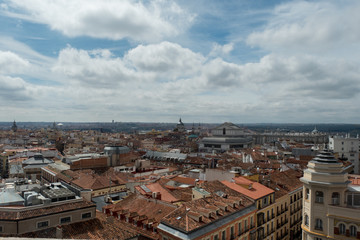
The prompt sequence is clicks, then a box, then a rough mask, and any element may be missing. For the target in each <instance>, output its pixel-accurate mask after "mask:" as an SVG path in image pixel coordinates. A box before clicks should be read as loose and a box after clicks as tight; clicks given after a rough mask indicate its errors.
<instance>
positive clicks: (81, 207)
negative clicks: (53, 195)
mask: <svg viewBox="0 0 360 240" xmlns="http://www.w3.org/2000/svg"><path fill="white" fill-rule="evenodd" d="M95 207H96V206H95V204H92V203H89V202H86V201H84V200H83V199H73V200H66V201H62V202H56V203H44V204H40V205H36V206H28V207H19V206H16V207H8V206H7V207H0V236H16V235H19V234H24V233H29V232H35V231H40V230H43V229H47V228H51V227H56V226H59V225H64V224H71V223H76V222H82V221H87V220H89V219H92V218H95V211H96V209H95Z"/></svg>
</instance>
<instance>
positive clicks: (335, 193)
mask: <svg viewBox="0 0 360 240" xmlns="http://www.w3.org/2000/svg"><path fill="white" fill-rule="evenodd" d="M307 167H308V168H307V169H306V170H305V171H304V176H303V177H302V178H301V179H300V180H301V181H302V182H303V184H304V187H303V196H304V197H303V222H302V225H301V227H302V238H303V240H325V239H360V181H358V179H357V178H358V177H360V176H356V175H351V176H349V175H348V173H347V172H346V171H345V169H344V165H343V163H342V162H340V161H338V160H337V159H335V158H334V156H333V154H332V153H331V152H328V151H323V152H320V153H319V154H318V155H317V156H316V157H315V158H314V159H312V160H311V161H310V162H309V163H308V165H307Z"/></svg>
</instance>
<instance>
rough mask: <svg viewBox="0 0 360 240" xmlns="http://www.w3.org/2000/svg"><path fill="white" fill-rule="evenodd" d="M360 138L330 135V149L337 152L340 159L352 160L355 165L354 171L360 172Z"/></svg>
mask: <svg viewBox="0 0 360 240" xmlns="http://www.w3.org/2000/svg"><path fill="white" fill-rule="evenodd" d="M359 148H360V139H359V138H358V137H356V138H353V137H350V135H349V134H348V135H346V136H330V137H329V149H330V150H332V151H333V152H334V153H337V154H338V156H339V158H340V159H344V160H347V161H349V162H351V164H352V165H353V166H354V173H355V174H359V173H360V163H359Z"/></svg>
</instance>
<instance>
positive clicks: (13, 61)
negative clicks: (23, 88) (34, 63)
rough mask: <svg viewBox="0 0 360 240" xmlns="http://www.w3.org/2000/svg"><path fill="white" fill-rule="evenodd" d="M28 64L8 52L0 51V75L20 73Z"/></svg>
mask: <svg viewBox="0 0 360 240" xmlns="http://www.w3.org/2000/svg"><path fill="white" fill-rule="evenodd" d="M29 65H30V64H29V62H28V61H27V60H24V59H22V58H21V57H19V56H18V55H17V54H15V53H13V52H10V51H1V50H0V73H3V74H4V73H6V74H9V73H22V72H23V71H24V69H25V68H27V67H29Z"/></svg>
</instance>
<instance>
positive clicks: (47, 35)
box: [0, 0, 360, 123]
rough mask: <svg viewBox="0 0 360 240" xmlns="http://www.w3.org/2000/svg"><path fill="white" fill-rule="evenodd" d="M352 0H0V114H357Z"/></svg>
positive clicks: (284, 117)
mask: <svg viewBox="0 0 360 240" xmlns="http://www.w3.org/2000/svg"><path fill="white" fill-rule="evenodd" d="M359 12H360V1H358V0H353V1H348V0H343V1H335V0H334V1H332V0H324V1H271V0H257V1H248V0H227V1H218V0H197V1H193V0H179V1H172V0H154V1H136V0H134V1H132V0H121V1H119V0H86V1H85V0H68V1H64V0H26V1H24V0H0V121H14V120H16V121H18V122H21V121H50V122H52V121H56V122H98V121H101V122H110V121H112V120H114V121H116V122H177V121H178V119H179V118H180V117H181V118H182V120H183V122H185V123H186V122H187V123H193V122H195V123H198V122H204V123H215V122H216V123H221V122H226V121H230V122H235V123H359V119H360V95H359V90H360V67H359V66H360V64H359V63H360V58H359V55H360V27H359V26H360V14H358V13H359Z"/></svg>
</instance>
